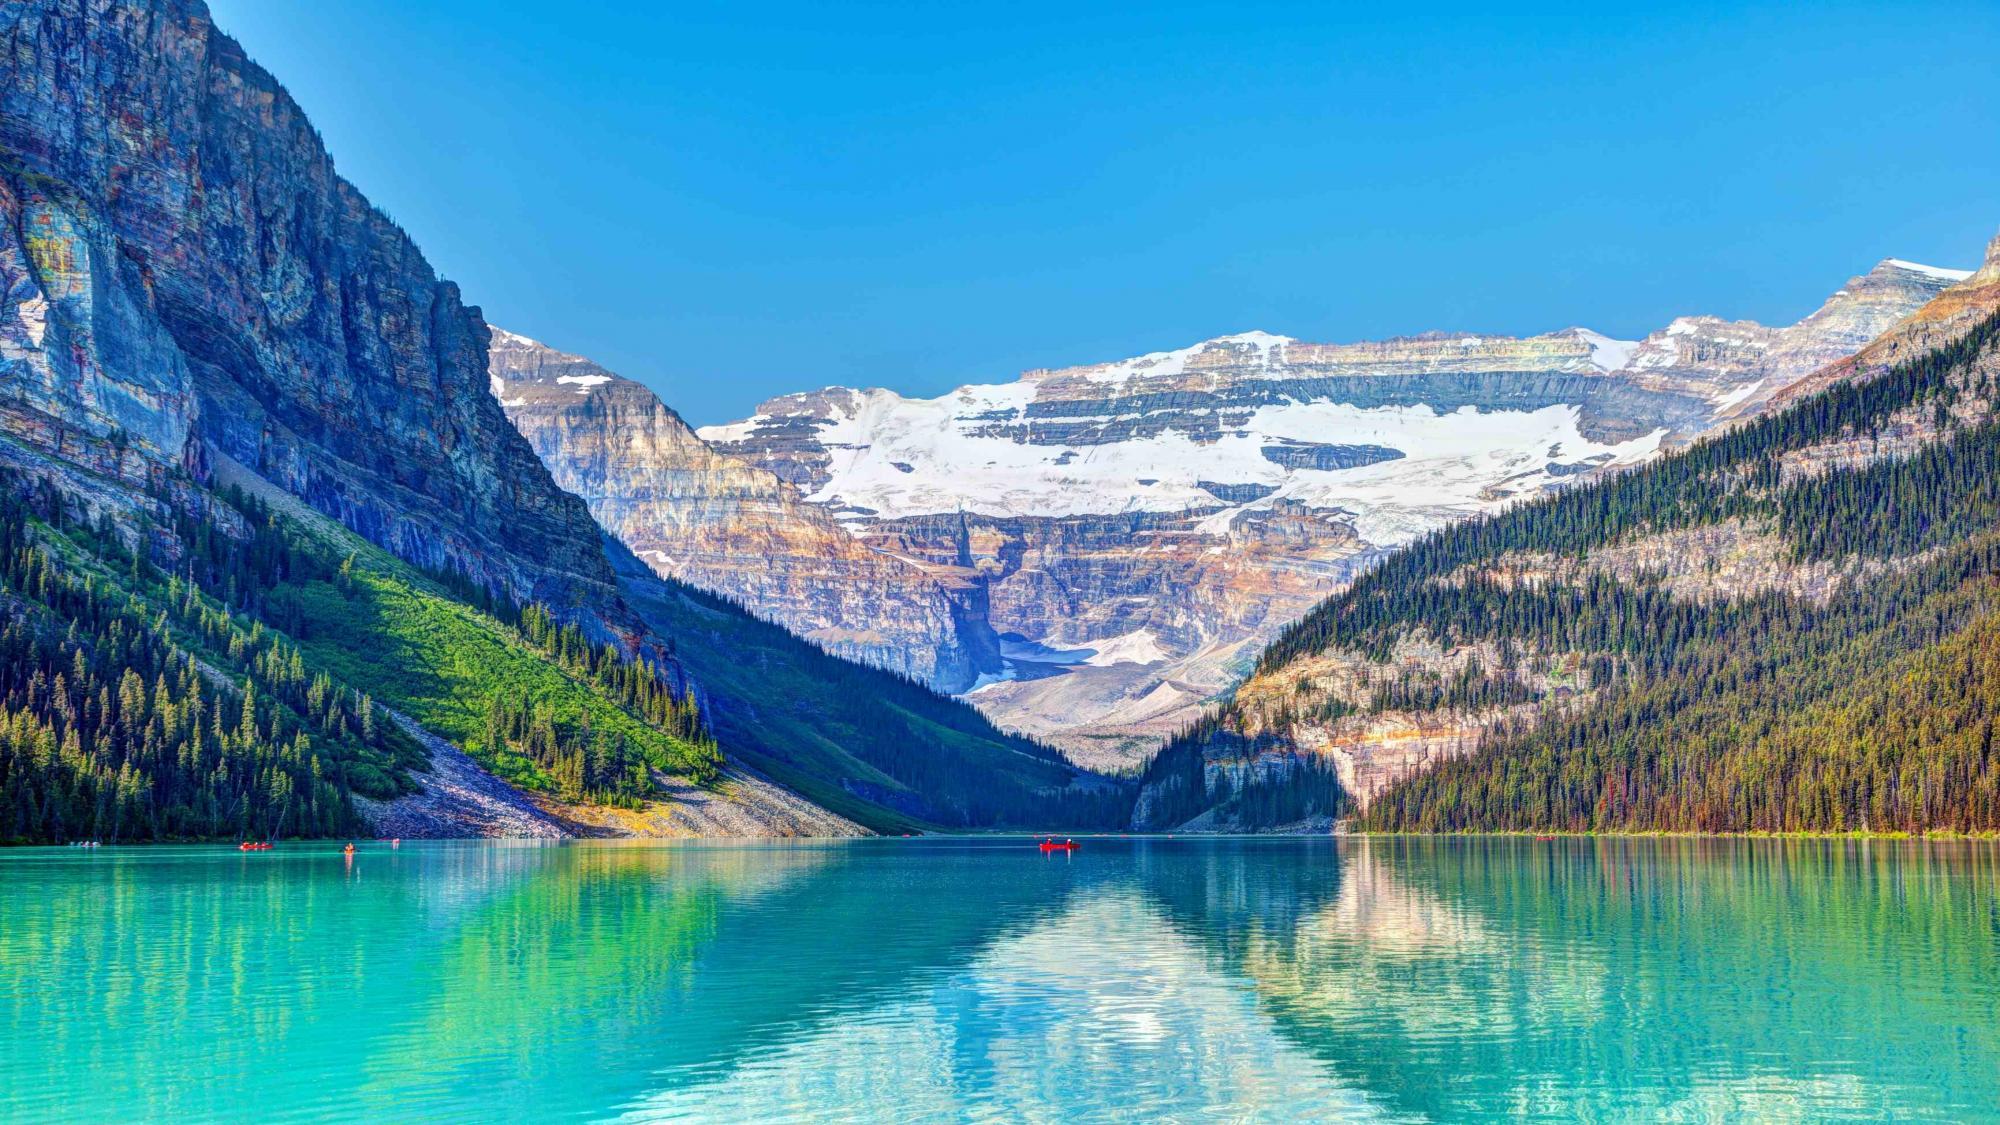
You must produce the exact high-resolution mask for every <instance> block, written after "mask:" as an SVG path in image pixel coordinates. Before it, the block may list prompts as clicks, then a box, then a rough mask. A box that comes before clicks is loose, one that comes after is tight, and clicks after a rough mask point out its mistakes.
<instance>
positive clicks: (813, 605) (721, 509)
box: [488, 328, 1000, 690]
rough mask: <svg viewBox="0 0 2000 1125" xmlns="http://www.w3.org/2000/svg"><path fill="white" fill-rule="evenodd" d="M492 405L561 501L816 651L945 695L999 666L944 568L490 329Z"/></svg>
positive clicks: (979, 611)
mask: <svg viewBox="0 0 2000 1125" xmlns="http://www.w3.org/2000/svg"><path fill="white" fill-rule="evenodd" d="M488 354H489V365H490V366H489V370H490V372H491V379H492V382H491V386H492V390H493V394H494V396H495V397H496V398H498V399H499V401H500V403H501V405H502V406H503V407H504V408H505V409H506V412H507V416H508V418H509V419H511V420H512V421H513V423H514V425H515V426H516V427H517V428H518V429H519V430H520V431H521V433H522V434H523V435H525V436H526V437H527V439H528V441H529V444H530V445H532V446H533V447H534V449H535V452H536V453H537V454H539V455H540V457H541V459H542V461H543V463H544V464H546V465H547V466H548V467H549V469H550V470H551V471H552V472H553V473H554V475H555V480H556V483H557V484H558V485H560V486H561V487H562V488H563V489H564V490H565V491H567V492H570V493H574V494H575V495H577V496H580V497H582V498H583V499H584V501H585V503H587V504H588V505H589V506H590V511H591V514H592V515H594V516H596V517H597V521H598V522H599V523H600V524H602V525H603V526H604V528H605V529H606V530H608V531H610V532H611V533H612V534H614V535H616V536H618V538H619V539H621V540H623V541H624V543H625V544H626V545H627V546H629V547H630V548H631V549H632V551H633V552H634V553H635V554H637V555H638V556H639V557H640V558H641V559H644V560H645V561H646V562H647V564H648V565H650V566H651V567H652V568H653V570H654V571H655V572H657V573H659V574H660V575H662V576H664V577H668V578H677V579H680V580H682V581H685V582H688V583H691V584H693V585H695V586H699V587H702V588H703V589H707V590H712V591H716V592H719V593H722V594H725V595H728V596H729V597H732V598H734V599H736V600H737V601H739V602H741V603H742V604H743V605H744V606H745V607H746V608H748V609H749V610H750V611H751V612H753V613H756V614H758V615H760V616H763V617H766V618H768V619H770V620H772V621H775V622H777V623H779V624H781V625H784V626H785V627H787V628H789V629H791V630H792V631H793V632H795V633H798V634H799V635H801V636H803V637H805V638H806V639H808V640H811V641H813V642H815V643H817V644H819V645H820V646H821V647H823V648H825V649H827V650H829V651H831V652H835V653H839V654H841V655H843V656H849V657H852V658H854V659H856V660H861V661H864V662H866V663H871V664H875V665H878V666H881V667H885V668H890V669H893V670H895V671H897V672H900V673H903V674H904V675H908V676H913V677H915V678H917V679H921V680H925V681H927V682H930V683H933V684H936V685H938V686H940V687H942V688H944V689H946V690H958V689H963V688H966V687H970V686H971V685H972V683H973V682H974V681H975V680H976V678H977V677H978V676H979V675H980V674H981V673H982V672H985V671H997V670H998V669H999V668H1000V655H999V648H998V644H997V640H996V638H995V637H994V636H993V633H992V630H991V628H990V627H988V626H987V624H986V614H985V604H984V600H985V599H984V594H985V590H984V588H983V586H982V585H981V584H980V583H979V582H978V581H976V580H975V579H973V578H972V577H971V576H970V575H968V574H967V573H966V571H965V569H964V568H963V567H961V566H959V565H958V562H957V560H956V559H955V558H946V559H940V560H936V561H935V562H930V561H924V560H919V559H916V558H914V557H911V556H907V555H897V554H892V553H889V552H887V551H884V550H877V549H875V548H874V547H871V546H869V545H868V544H865V543H863V542H862V541H861V540H859V539H857V538H856V537H855V536H853V535H851V534H849V533H848V532H847V531H846V529H844V528H842V527H841V526H840V525H839V524H838V523H837V522H836V521H835V520H834V518H833V516H832V515H831V514H830V513H829V512H828V511H827V510H826V509H825V508H823V507H821V506H819V505H815V504H808V503H806V502H805V500H804V499H803V497H801V496H800V494H799V492H798V490H796V489H794V488H793V487H791V486H790V485H789V484H786V483H785V482H784V481H782V480H779V479H778V478H777V477H776V476H775V475H773V474H772V473H771V472H769V471H768V470H765V469H761V468H758V467H756V466H754V465H751V464H748V463H747V462H744V461H741V460H739V459H737V458H734V457H730V456H728V455H726V454H722V453H717V452H716V451H715V450H713V449H710V448H709V447H708V445H707V444H706V443H704V442H703V441H702V440H701V439H700V438H699V437H696V436H695V433H694V431H693V430H691V429H689V428H688V426H687V424H686V423H685V422H683V421H681V418H680V416H679V415H678V414H675V413H674V412H673V411H672V410H671V409H669V408H668V407H667V406H666V405H665V404H664V403H662V402H661V401H660V399H659V397H658V396H657V395H655V394H653V392H652V391H649V390H647V389H646V388H645V387H643V386H640V385H639V384H638V383H634V382H632V381H631V380H629V379H623V378H620V377H619V376H617V375H614V374H612V373H611V372H609V371H606V370H605V369H603V368H601V367H599V366H598V365H596V364H594V363H592V362H591V361H589V360H587V359H584V358H583V357H581V356H575V355H568V354H565V353H563V352H559V351H556V350H555V349H553V348H550V347H547V346H545V345H543V344H540V343H537V342H536V341H534V340H530V339H528V338H526V337H524V336H518V335H515V334H514V333H511V332H508V331H506V330H504V329H500V328H494V329H492V342H491V346H490V350H489V353H488Z"/></svg>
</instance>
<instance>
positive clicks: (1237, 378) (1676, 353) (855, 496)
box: [699, 259, 1966, 759]
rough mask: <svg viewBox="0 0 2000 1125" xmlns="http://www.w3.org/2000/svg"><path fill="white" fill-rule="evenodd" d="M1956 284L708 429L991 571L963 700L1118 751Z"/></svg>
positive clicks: (815, 396) (1762, 398)
mask: <svg viewBox="0 0 2000 1125" xmlns="http://www.w3.org/2000/svg"><path fill="white" fill-rule="evenodd" d="M1965 276H1966V274H1965V273H1963V272H1961V271H1956V270H1945V269H1938V268H1936V267H1930V266H1921V265H1917V264H1914V263H1909V262H1904V261H1900V260H1896V259H1890V260H1888V261H1884V262H1883V263H1881V264H1880V265H1878V266H1877V267H1876V268H1875V269H1873V270H1872V271H1870V272H1869V273H1867V274H1866V275H1864V276H1861V277H1857V278H1854V279H1852V280H1851V281H1849V282H1848V284H1847V285H1846V286H1845V287H1843V288H1842V289H1841V290H1839V291H1838V292H1836V293H1834V294H1833V295H1832V296H1831V297H1829V298H1828V299H1827V301H1826V302H1825V304H1823V305H1822V306H1821V307H1820V308H1819V309H1818V310H1817V311H1815V312H1814V313H1813V314H1811V315H1810V316H1808V317H1806V318H1805V319H1803V320H1801V321H1799V322H1798V323H1797V324H1794V325H1790V326H1785V327H1777V328H1773V327H1767V326H1764V325H1760V324H1756V323H1753V322H1748V321H1725V320H1721V319H1718V318H1715V317H1682V318H1679V319H1676V320H1675V321H1673V322H1672V323H1671V324H1669V325H1667V326H1666V327H1664V328H1662V329H1660V330H1659V331H1656V332H1654V333H1652V334H1650V335H1648V336H1647V337H1646V338H1644V339H1642V340H1616V339H1611V338H1609V337H1606V336H1604V335H1601V334H1599V333H1596V332H1592V331H1590V330H1588V329H1583V328H1569V329H1564V330H1562V331H1557V332H1551V333H1547V334H1545V335H1540V336H1531V337H1525V338H1516V337H1507V336H1493V335H1479V334H1454V333H1427V334H1424V335H1420V336H1413V337H1402V338H1397V339H1390V340H1383V341H1371V342H1362V343H1351V344H1315V343H1307V342H1303V341H1299V340H1295V339H1292V338H1289V337H1284V336H1275V335H1271V334H1269V333H1264V332H1247V333H1242V334H1239V335H1232V336H1223V337H1219V338H1216V339H1212V340H1207V341H1203V342H1202V343H1199V344H1195V345H1193V346H1191V347H1186V348H1181V349H1178V350H1174V351H1164V352H1156V353H1152V354H1149V355H1144V356H1139V357H1136V358H1133V359H1125V360H1119V361H1116V362H1112V363H1101V364H1092V365H1087V366H1080V367H1068V368H1062V369H1056V370H1033V371H1028V372H1025V373H1023V375H1022V376H1021V377H1020V378H1019V379H1017V380H1015V381H1012V382H1007V383H995V384H986V385H974V386H966V387H961V388H959V389H958V390H955V391H953V392H951V393H949V394H945V395H942V396H939V397H937V398H930V399H913V398H905V397H903V396H901V395H898V394H896V393H895V392H893V391H888V390H881V389H873V390H851V389H847V388H838V387H836V388H828V389H825V390H820V391H813V392H807V393H803V394H794V395H787V396H784V397H782V398H778V399H774V400H772V401H770V402H767V403H765V404H763V405H762V406H761V407H760V408H759V410H758V412H757V414H756V415H755V416H754V417H752V418H749V419H746V420H744V421H741V422H736V423H732V424H729V425H722V426H712V427H707V428H705V429H702V430H701V431H699V432H700V435H701V436H702V438H704V439H705V440H706V441H707V442H708V443H709V444H710V445H711V446H713V447H714V448H715V449H716V450H717V451H719V452H721V453H724V454H727V455H730V456H731V457H734V458H736V459H738V460H740V461H743V462H746V463H749V464H754V465H756V466H758V467H761V468H763V469H766V470H768V471H769V472H770V473H772V474H773V475H774V476H775V477H776V478H778V479H781V480H783V481H786V482H789V483H790V484H791V485H793V486H794V487H796V488H797V489H798V491H799V492H800V493H801V494H802V495H803V496H804V498H805V499H806V501H807V502H808V503H809V504H811V505H813V506H816V507H818V508H819V509H821V510H823V511H825V512H827V513H828V514H830V515H832V516H833V517H835V518H836V519H837V520H838V521H839V523H840V524H841V525H842V526H843V527H845V528H846V529H847V531H848V532H850V533H851V534H852V535H853V536H855V537H856V538H857V539H858V540H859V541H860V542H862V543H864V544H866V545H868V546H869V547H871V548H873V549H874V550H875V551H876V552H878V553H881V554H884V555H888V556H891V557H894V558H898V559H902V560H907V561H910V562H912V563H914V564H916V565H919V566H921V567H924V568H927V569H929V570H932V571H934V572H939V573H945V572H948V573H950V574H951V575H953V576H954V578H955V579H956V580H961V581H963V580H971V581H973V582H976V583H977V584H978V585H979V586H980V588H981V590H982V592H983V594H984V597H985V601H986V603H987V604H986V608H985V622H986V624H987V625H989V626H990V627H991V629H992V630H993V632H994V633H996V634H998V636H999V639H1000V642H1001V643H1000V645H999V662H998V666H997V667H985V668H980V669H978V671H979V672H980V673H982V674H981V675H979V677H978V680H977V681H976V683H975V684H974V685H970V686H973V687H975V689H976V690H974V691H973V692H972V696H971V697H972V698H973V699H974V700H975V701H977V702H978V703H980V705H981V706H982V707H983V708H985V709H986V710H987V711H988V712H989V713H990V714H992V715H994V716H995V717H996V718H999V719H1000V720H1001V721H1002V722H1003V723H1006V724H1010V725H1013V726H1016V727H1018V728H1021V729H1024V730H1028V731H1031V732H1034V733H1038V734H1043V735H1048V736H1052V737H1056V738H1057V739H1058V740H1059V741H1061V742H1063V743H1065V744H1067V745H1068V746H1069V747H1071V748H1072V749H1073V750H1076V751H1078V752H1085V753H1088V752H1092V751H1094V752H1096V754H1097V755H1099V756H1100V759H1104V758H1116V757H1118V756H1120V755H1121V754H1123V753H1126V752H1130V751H1137V750H1140V749H1142V748H1144V747H1146V746H1150V745H1151V743H1152V740H1153V739H1154V738H1155V737H1156V736H1157V735H1158V734H1160V733H1162V732H1164V731H1166V730H1168V729H1171V728H1172V727H1174V726H1177V725H1179V724H1180V723H1183V722H1185V721H1186V720H1187V719H1188V718H1190V717H1191V716H1192V715H1193V714H1194V713H1195V709H1196V708H1197V707H1198V706H1199V705H1200V703H1201V702H1202V701H1204V700H1206V699H1208V698H1210V697H1212V696H1213V695H1214V694H1215V693H1216V692H1218V691H1220V690H1222V689H1223V688H1225V687H1226V686H1227V685H1228V683H1229V682H1230V681H1231V679H1232V678H1233V675H1234V673H1235V672H1236V671H1237V670H1239V669H1240V665H1241V662H1242V660H1244V659H1245V658H1247V656H1248V654H1249V653H1252V652H1254V651H1255V649H1256V647H1257V646H1258V645H1260V644H1261V643H1262V642H1263V641H1264V640H1265V639H1267V638H1268V637H1269V636H1270V635H1271V634H1272V633H1273V632H1274V631H1275V630H1276V629H1277V628H1278V627H1279V626H1281V625H1282V624H1283V623H1284V622H1286V621H1287V620H1289V619H1291V618H1292V617H1293V616H1295V615H1297V614H1298V613H1300V612H1302V611H1303V610H1304V609H1305V608H1307V607H1308V606H1310V605H1311V604H1313V603H1314V602H1316V601H1317V600H1319V599H1320V598H1321V597H1323V596H1325V595H1326V594H1327V593H1329V592H1331V591H1332V590H1334V589H1336V588H1338V587H1339V586H1340V585H1341V584H1342V583H1344V582H1346V581H1347V580H1349V579H1350V578H1351V577H1352V576H1353V575H1354V573H1355V572H1356V571H1357V570H1358V569H1359V568H1361V567H1365V566H1366V565H1368V564H1369V563H1370V562H1372V561H1373V560H1374V559H1375V558H1377V557H1379V556H1380V554H1381V553H1382V552H1384V551H1388V550H1393V549H1395V548H1397V547H1400V546H1403V545H1405V544H1407V543H1408V542H1410V541H1411V540H1412V539H1413V538H1415V537H1416V536H1418V535H1420V534H1422V533H1423V532H1425V531H1427V530H1429V529H1431V528H1434V527H1437V526H1439V525H1440V524H1442V523H1444V522H1447V521H1450V520H1454V519H1459V518H1463V517H1465V516H1468V515H1472V514H1475V513H1479V512H1484V511H1490V510H1493V509H1494V508H1496V507H1498V506H1500V505H1502V504H1505V503H1507V502H1508V501H1510V500H1513V499H1516V498H1519V497H1522V496H1526V495H1532V494H1534V493H1537V492H1540V491H1543V490H1545V489H1549V488H1553V487H1559V486H1561V485H1562V484H1564V483H1565V482H1569V481H1573V480H1576V479H1578V478H1580V477H1581V476H1583V475H1585V474H1590V473H1594V472H1599V471H1603V470H1605V469H1607V468H1615V467H1618V466H1622V465H1630V464H1634V463H1637V462H1640V461H1643V460H1646V459H1648V458H1650V457H1652V456H1654V455H1655V454H1656V453H1657V452H1658V451H1659V450H1660V449H1661V448H1662V447H1663V446H1666V445H1670V444H1673V443H1677V442H1682V441H1685V440H1687V439H1689V438H1691V437H1693V436H1694V435H1697V434H1699V433H1701V432H1703V431H1704V430H1707V429H1709V428H1711V427H1713V426H1715V425H1717V424H1720V423H1723V422H1726V421H1728V420H1730V419H1733V418H1737V417H1741V416H1744V415H1746V414H1750V413H1754V412H1756V411H1757V410H1758V409H1760V407H1761V404H1763V403H1765V402H1767V401H1769V400H1770V399H1771V398H1772V397H1773V396H1775V395H1778V394H1779V393H1781V392H1782V391H1783V390H1784V388H1786V387H1787V386H1790V385H1791V384H1792V383H1794V382H1796V381H1798V380H1800V379H1801V378H1803V377H1805V376H1807V375H1809V374H1811V373H1812V372H1814V371H1816V370H1818V369H1819V368H1821V367H1824V366H1826V365H1827V364H1829V363H1833V362H1835V361H1838V360H1840V359H1842V358H1843V357H1845V356H1847V355H1850V354H1852V353H1853V352H1855V351H1856V350H1858V349H1859V348H1861V347H1862V346H1864V345H1865V344H1867V343H1868V341H1870V340H1871V339H1873V338H1874V337H1875V336H1876V335H1878V334H1880V333H1881V332H1882V331H1883V330H1885V329H1887V328H1888V327H1889V326H1890V325H1892V324H1894V323H1895V322H1896V321H1897V320H1899V319H1901V318H1902V317H1903V316H1905V315H1907V314H1908V313H1909V312H1911V311H1912V310H1914V309H1916V308H1917V307H1919V306H1921V305H1922V304H1924V303H1925V302H1926V301H1928V300H1930V299H1931V298H1932V297H1934V296H1935V295H1936V294H1937V293H1938V292H1940V291H1941V290H1943V289H1944V288H1945V287H1947V286H1948V285H1950V284H1951V283H1952V282H1954V281H1956V280H1959V279H1961V278H1963V277H1965ZM723 584H724V586H725V587H730V586H732V584H730V583H727V582H724V583H723ZM848 625H849V626H850V627H853V628H861V627H864V626H865V625H866V622H861V621H856V622H850V623H848ZM942 686H945V687H947V688H951V689H962V688H965V687H967V686H969V685H967V684H965V683H949V682H942Z"/></svg>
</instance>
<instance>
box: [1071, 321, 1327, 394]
mask: <svg viewBox="0 0 2000 1125" xmlns="http://www.w3.org/2000/svg"><path fill="white" fill-rule="evenodd" d="M1296 342H1297V341H1295V340H1293V339H1292V338H1291V337H1290V336H1276V335H1273V334H1271V333H1269V332H1238V333H1236V334H1235V335H1231V336H1217V337H1216V338H1214V339H1212V340H1203V341H1202V342H1201V343H1199V344H1195V345H1192V346H1190V347H1185V348H1178V349H1175V350H1174V351H1170V352H1149V353H1147V354H1145V355H1142V356H1136V357H1134V358H1132V359H1123V360H1119V361H1117V362H1116V363H1101V364H1092V365H1089V366H1084V367H1066V368H1063V369H1061V371H1059V372H1054V373H1053V374H1066V375H1067V374H1073V375H1081V376H1082V377H1083V378H1085V379H1088V380H1090V381H1091V382H1093V383H1120V384H1123V383H1126V382H1129V381H1131V380H1132V379H1135V378H1137V379H1167V378H1172V377H1174V376H1176V375H1181V374H1184V373H1185V372H1186V371H1187V365H1188V361H1189V360H1191V359H1193V358H1194V357H1196V356H1198V355H1200V354H1202V353H1203V352H1206V351H1208V350H1209V349H1211V348H1218V347H1221V348H1230V347H1236V346H1240V345H1246V344H1247V345H1249V346H1250V347H1253V348H1255V349H1256V350H1257V362H1258V363H1260V364H1262V365H1263V366H1265V367H1267V368H1269V367H1273V366H1277V365H1279V364H1280V363H1282V362H1283V360H1284V348H1285V345H1287V344H1292V343H1296ZM1273 353H1276V354H1275V355H1274V354H1273Z"/></svg>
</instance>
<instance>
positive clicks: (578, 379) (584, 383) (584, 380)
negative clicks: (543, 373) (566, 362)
mask: <svg viewBox="0 0 2000 1125" xmlns="http://www.w3.org/2000/svg"><path fill="white" fill-rule="evenodd" d="M610 381H611V376H609V375H559V376H557V377H556V382H558V383H570V384H573V385H574V386H575V387H576V389H577V390H576V393H577V394H580V395H587V394H589V393H590V388H592V387H601V386H603V385H604V384H606V383H609V382H610Z"/></svg>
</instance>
